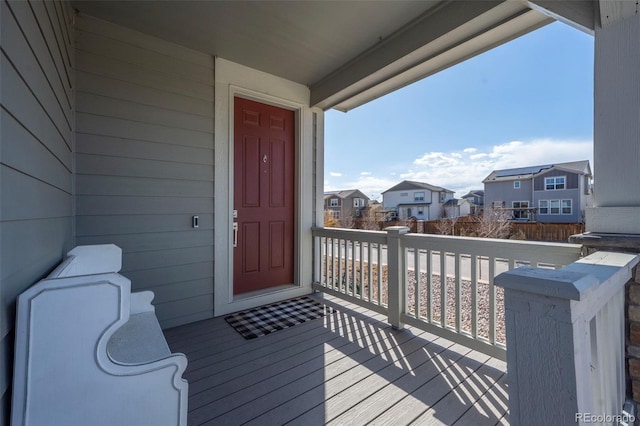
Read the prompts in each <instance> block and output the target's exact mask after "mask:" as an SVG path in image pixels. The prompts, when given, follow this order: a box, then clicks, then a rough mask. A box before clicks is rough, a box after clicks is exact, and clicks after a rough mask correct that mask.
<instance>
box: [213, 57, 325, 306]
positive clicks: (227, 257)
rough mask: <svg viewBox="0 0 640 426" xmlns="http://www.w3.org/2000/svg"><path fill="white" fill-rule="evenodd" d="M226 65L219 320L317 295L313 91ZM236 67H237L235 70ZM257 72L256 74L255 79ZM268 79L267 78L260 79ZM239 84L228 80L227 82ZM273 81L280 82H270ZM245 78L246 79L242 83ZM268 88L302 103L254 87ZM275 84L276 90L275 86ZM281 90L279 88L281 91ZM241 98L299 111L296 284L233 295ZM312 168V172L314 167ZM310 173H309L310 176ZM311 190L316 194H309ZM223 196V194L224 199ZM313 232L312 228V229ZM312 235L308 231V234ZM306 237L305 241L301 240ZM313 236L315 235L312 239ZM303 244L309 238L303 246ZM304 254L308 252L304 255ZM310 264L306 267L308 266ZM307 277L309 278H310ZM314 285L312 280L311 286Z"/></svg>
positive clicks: (219, 89)
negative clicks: (235, 160)
mask: <svg viewBox="0 0 640 426" xmlns="http://www.w3.org/2000/svg"><path fill="white" fill-rule="evenodd" d="M222 61H223V65H225V66H226V68H227V69H226V72H225V73H224V74H225V76H224V77H226V78H219V72H220V69H219V68H220V67H219V65H218V64H219V62H220V60H218V59H217V60H216V86H215V87H216V96H215V99H216V103H215V114H216V118H215V153H214V156H215V158H214V167H215V169H214V173H215V175H214V191H215V194H214V215H215V217H214V283H213V287H214V315H215V316H219V315H223V314H226V313H229V312H234V311H238V310H243V309H248V308H251V307H255V306H259V305H263V304H266V303H272V302H275V301H279V300H283V299H286V298H289V297H296V296H300V295H303V294H308V293H310V292H311V272H310V271H309V269H310V267H309V265H310V264H311V255H310V253H309V254H308V257H309V259H308V260H305V259H304V258H303V257H304V256H307V254H306V252H307V251H308V250H306V249H302V246H307V245H309V246H310V244H308V241H306V240H305V239H306V238H307V237H306V234H309V235H310V225H309V224H307V223H306V222H307V221H306V220H305V219H303V218H304V217H305V216H308V217H312V208H311V202H310V201H309V200H311V198H312V197H313V196H314V194H313V193H314V192H315V190H312V189H310V188H309V189H307V186H308V182H309V181H310V177H307V176H303V170H304V169H305V166H306V165H307V164H306V163H309V162H310V160H309V159H310V158H312V157H311V156H312V155H313V153H312V152H311V150H310V148H309V147H308V146H307V145H309V146H310V145H311V144H310V143H307V142H306V140H307V139H309V136H308V135H310V132H311V131H312V126H311V125H310V123H311V113H310V109H309V108H308V107H307V106H306V105H307V104H305V103H304V102H303V100H305V99H306V100H307V101H308V89H307V88H306V87H304V86H301V85H298V84H296V83H292V82H287V81H285V80H281V79H277V78H276V77H273V76H268V75H264V73H260V72H258V71H255V70H250V69H249V70H247V69H246V67H242V66H240V65H237V64H232V63H230V62H228V61H224V60H222ZM230 64H232V65H233V66H229V65H230ZM238 71H244V72H246V73H247V76H249V77H250V79H251V80H250V82H249V81H246V82H245V81H237V80H238V78H237V76H238V75H240V76H241V77H242V75H243V73H242V72H238ZM252 74H255V75H252ZM260 78H262V80H260ZM226 79H228V80H235V81H224V80H226ZM270 79H273V80H276V81H269V80H270ZM240 80H242V79H240ZM256 81H257V82H258V84H260V83H261V84H262V85H265V87H268V88H269V90H270V91H271V92H272V91H274V87H275V88H276V89H278V86H281V90H282V91H283V94H285V95H288V96H290V97H291V98H294V99H295V98H297V99H296V100H290V99H285V98H283V97H278V96H275V95H273V94H267V93H264V92H262V91H260V90H256V88H254V87H248V86H251V85H252V84H253V85H255V84H256V83H255V82H256ZM274 83H275V86H274ZM276 91H277V90H276ZM236 96H237V97H241V98H245V99H249V100H252V101H256V102H261V103H265V104H268V105H273V106H276V107H279V108H284V109H288V110H293V111H294V112H295V119H294V120H295V123H296V131H295V149H296V153H295V162H296V164H295V185H294V191H295V212H294V214H295V229H294V257H295V259H294V283H293V285H290V286H282V287H275V288H273V289H270V290H266V291H261V292H256V293H248V294H246V295H237V296H234V295H233V258H232V254H231V253H232V242H233V240H232V228H231V226H232V225H231V224H232V221H233V218H232V210H233V189H234V188H233V137H234V129H233V126H234V124H233V123H234V120H233V118H234V109H233V108H234V103H233V99H234V97H236ZM308 166H309V167H308V168H307V169H308V170H310V169H311V167H310V165H308ZM307 174H309V173H307ZM306 192H310V193H309V194H306ZM220 195H221V196H220ZM306 228H309V229H306ZM307 231H308V232H307ZM302 235H305V236H304V237H301V236H302ZM309 238H310V237H309ZM303 240H305V241H304V242H303ZM303 253H304V254H303ZM303 264H304V265H303ZM305 277H308V279H306V280H305ZM307 281H308V282H307Z"/></svg>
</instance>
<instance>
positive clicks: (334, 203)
mask: <svg viewBox="0 0 640 426" xmlns="http://www.w3.org/2000/svg"><path fill="white" fill-rule="evenodd" d="M338 205H339V204H338V199H337V198H332V199H330V200H329V206H330V207H338Z"/></svg>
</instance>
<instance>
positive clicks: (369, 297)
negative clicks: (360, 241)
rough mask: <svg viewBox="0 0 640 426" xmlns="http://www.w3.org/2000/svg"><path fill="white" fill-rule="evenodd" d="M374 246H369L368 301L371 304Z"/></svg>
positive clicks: (369, 244)
mask: <svg viewBox="0 0 640 426" xmlns="http://www.w3.org/2000/svg"><path fill="white" fill-rule="evenodd" d="M372 246H373V244H371V243H368V244H367V266H368V267H369V268H368V269H369V271H368V272H369V275H367V292H368V293H369V296H368V297H367V301H369V302H371V294H372V292H373V290H372V289H373V259H372V258H371V247H372Z"/></svg>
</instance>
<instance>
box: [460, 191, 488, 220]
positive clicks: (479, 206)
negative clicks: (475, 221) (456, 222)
mask: <svg viewBox="0 0 640 426" xmlns="http://www.w3.org/2000/svg"><path fill="white" fill-rule="evenodd" d="M458 204H459V205H460V216H465V215H468V214H481V213H482V211H483V210H484V191H483V190H482V189H472V190H471V191H469V192H468V193H467V194H466V195H463V196H462V197H460V202H459V203H458ZM464 212H466V213H464Z"/></svg>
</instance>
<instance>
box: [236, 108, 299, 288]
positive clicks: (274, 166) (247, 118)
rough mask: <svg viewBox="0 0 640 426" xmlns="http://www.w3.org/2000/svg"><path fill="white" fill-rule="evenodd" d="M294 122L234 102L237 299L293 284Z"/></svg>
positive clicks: (276, 111) (280, 113) (289, 116)
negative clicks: (248, 294) (238, 296)
mask: <svg viewBox="0 0 640 426" xmlns="http://www.w3.org/2000/svg"><path fill="white" fill-rule="evenodd" d="M294 117H295V115H294V113H293V111H289V110H286V109H282V108H277V107H274V106H271V105H265V104H261V103H258V102H254V101H249V100H247V99H242V98H235V99H234V157H233V158H234V188H235V190H234V209H235V210H236V211H237V218H235V219H234V222H235V226H237V236H236V237H235V238H234V240H235V242H236V246H235V247H234V249H233V293H234V294H240V293H246V292H249V291H255V290H262V289H265V288H269V287H274V286H278V285H282V284H293V246H294V232H293V230H294V169H295V167H294V165H295V164H294V159H295V131H294Z"/></svg>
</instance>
